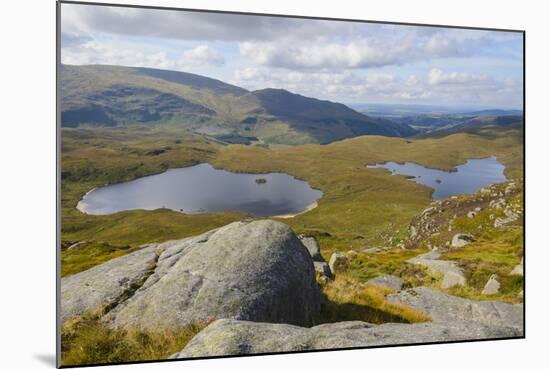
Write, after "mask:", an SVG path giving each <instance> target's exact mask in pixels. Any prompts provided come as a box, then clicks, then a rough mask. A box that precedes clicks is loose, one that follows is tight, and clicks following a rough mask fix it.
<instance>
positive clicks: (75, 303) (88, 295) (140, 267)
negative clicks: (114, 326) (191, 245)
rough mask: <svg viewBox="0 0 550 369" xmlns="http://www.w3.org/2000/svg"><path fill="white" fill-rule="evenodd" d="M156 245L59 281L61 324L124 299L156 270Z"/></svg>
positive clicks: (100, 311) (93, 312) (109, 306)
mask: <svg viewBox="0 0 550 369" xmlns="http://www.w3.org/2000/svg"><path fill="white" fill-rule="evenodd" d="M157 260H158V254H157V245H146V246H144V247H143V248H142V249H140V250H138V251H135V252H133V253H131V254H128V255H124V256H121V257H119V258H116V259H113V260H109V261H107V262H106V263H103V264H100V265H98V266H96V267H93V268H91V269H88V270H85V271H83V272H80V273H77V274H73V275H70V276H68V277H65V278H62V279H61V321H66V320H68V319H70V318H73V317H75V316H78V315H81V314H84V313H91V314H96V313H99V314H101V313H103V312H104V311H107V310H109V309H110V308H112V307H113V306H116V305H117V304H119V303H120V302H122V301H123V300H124V299H127V298H128V297H130V296H131V295H133V294H134V293H135V291H136V290H137V289H138V288H139V287H140V286H141V285H142V284H143V283H144V282H145V280H147V278H148V277H149V276H150V275H151V273H152V272H153V270H154V269H155V267H156V263H157Z"/></svg>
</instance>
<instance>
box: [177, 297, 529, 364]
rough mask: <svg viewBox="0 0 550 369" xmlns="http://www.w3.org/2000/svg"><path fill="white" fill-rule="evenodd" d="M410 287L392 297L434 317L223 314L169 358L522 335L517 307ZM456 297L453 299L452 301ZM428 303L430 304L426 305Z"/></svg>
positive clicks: (520, 314) (519, 311) (520, 315)
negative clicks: (308, 321) (261, 318)
mask: <svg viewBox="0 0 550 369" xmlns="http://www.w3.org/2000/svg"><path fill="white" fill-rule="evenodd" d="M415 290H416V292H417V293H418V295H417V297H416V299H414V297H406V298H404V296H405V294H407V293H406V292H403V293H401V294H398V295H394V296H395V297H394V300H395V301H409V302H413V303H415V304H416V305H417V306H418V307H421V306H422V307H425V308H426V310H429V311H430V312H431V313H432V314H433V317H434V321H433V322H430V323H417V324H403V323H386V324H381V325H374V324H369V323H365V322H358V321H349V322H340V323H332V324H322V325H318V326H315V327H312V328H303V327H296V326H292V325H287V324H269V323H252V322H244V321H237V320H230V319H222V320H218V321H216V322H214V323H212V324H210V325H209V326H208V327H206V328H205V329H204V330H203V331H202V332H200V333H199V334H198V335H197V336H195V337H194V338H193V339H192V340H191V341H190V342H189V343H188V344H187V346H186V347H185V348H184V349H183V350H182V351H180V352H178V353H176V354H174V355H173V356H172V358H190V357H205V356H224V355H245V354H254V353H264V352H288V351H307V350H322V349H334V348H350V347H373V346H383V345H398V344H410V343H425V342H445V341H460V340H472V339H485V338H501V337H519V336H522V334H523V325H522V324H521V317H522V310H521V309H522V306H514V305H508V304H503V303H492V302H483V303H479V304H478V303H474V305H470V303H467V302H465V301H463V300H465V299H460V298H457V297H451V296H448V295H445V294H442V293H441V292H436V291H432V290H429V289H426V290H429V291H432V292H427V291H422V290H420V289H415ZM413 299H414V300H413ZM431 299H436V300H437V301H435V302H434V301H431ZM455 299H458V304H457V305H456V306H455V305H454V304H455ZM466 301H468V300H466ZM429 306H433V308H427V307H429ZM499 314H502V316H500V315H499Z"/></svg>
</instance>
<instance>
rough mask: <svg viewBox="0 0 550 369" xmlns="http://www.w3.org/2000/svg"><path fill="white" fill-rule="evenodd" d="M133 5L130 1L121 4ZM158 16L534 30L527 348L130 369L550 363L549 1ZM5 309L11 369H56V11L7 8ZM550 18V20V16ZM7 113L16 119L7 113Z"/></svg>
mask: <svg viewBox="0 0 550 369" xmlns="http://www.w3.org/2000/svg"><path fill="white" fill-rule="evenodd" d="M119 2H121V3H124V2H125V1H122V0H121V1H119ZM126 2H127V3H132V4H139V5H156V6H171V7H186V8H202V9H215V10H231V11H246V12H260V13H275V14H291V15H309V16H320V17H335V18H356V19H357V18H358V19H369V20H382V21H397V22H411V23H435V24H446V25H460V26H478V27H495V28H513V29H525V30H526V31H527V47H526V50H527V81H526V82H527V89H526V91H527V158H528V164H527V220H528V224H527V258H526V266H527V274H528V286H527V290H526V297H527V299H528V303H527V308H528V309H527V327H526V332H527V338H526V339H525V340H514V341H498V342H483V343H462V344H450V345H433V346H417V347H398V348H385V349H369V350H358V351H342V352H327V353H314V354H295V355H277V356H261V357H249V358H232V359H218V360H206V361H189V362H174V363H162V364H143V365H141V364H139V365H132V366H128V368H133V369H138V368H142V367H143V368H157V367H158V368H216V369H218V368H224V369H230V368H257V367H262V368H281V367H342V366H361V367H371V366H372V367H406V368H417V367H418V368H440V367H441V366H444V367H445V368H446V369H451V368H460V369H463V368H467V367H473V368H481V367H487V368H489V367H491V368H492V367H498V368H499V369H500V368H518V367H522V366H525V365H529V363H533V365H534V366H535V367H537V366H539V365H540V364H539V365H537V364H538V363H540V362H542V363H543V362H547V361H548V360H547V358H546V357H545V356H544V357H543V355H544V349H547V347H548V341H547V329H548V328H550V327H548V320H549V319H548V306H549V305H548V302H549V301H548V298H547V296H548V293H547V289H548V281H549V279H548V274H547V273H545V272H546V270H547V268H548V267H547V264H548V262H549V261H550V255H549V250H550V245H549V241H548V234H547V228H548V226H547V225H546V223H547V218H548V215H547V214H548V209H550V206H548V205H549V204H548V190H547V189H546V188H547V184H548V181H549V180H550V179H549V178H548V176H547V167H548V164H547V160H548V158H549V157H550V155H549V153H548V151H547V150H546V148H547V147H548V146H549V145H548V140H549V139H550V130H549V127H550V121H549V118H548V107H549V102H548V101H549V99H550V96H549V93H548V86H549V84H550V81H549V78H548V66H550V60H549V52H548V50H549V48H548V41H547V38H548V37H547V36H548V24H547V23H548V22H547V20H546V19H545V18H547V17H546V14H547V10H546V9H544V2H530V3H528V2H526V1H513V2H511V1H505V0H495V1H493V0H491V1H489V0H485V1H479V0H473V1H472V0H460V1H459V0H454V1H441V0H433V1H432V0H430V1H428V0H415V1H410V0H403V1H396V0H384V1H370V2H367V1H357V0H339V1H331V2H328V1H319V0H315V1H312V0H308V1H306V0H302V1H298V0H277V1H257V0H256V1H254V0H186V1H183V0H179V1H178V0H172V1H168V0H157V1H143V0H142V1H139V0H132V1H126ZM2 7H3V9H2V12H1V17H2V19H1V21H0V30H1V32H0V34H1V35H2V54H1V55H2V57H1V58H0V62H1V63H2V68H1V69H0V71H1V72H2V79H1V81H2V83H1V84H0V88H1V91H2V92H3V93H2V101H3V104H2V107H3V109H2V119H1V127H2V135H1V139H2V142H1V144H0V158H1V160H2V167H1V168H2V178H1V179H0V186H1V190H2V192H1V193H2V194H3V196H2V201H0V204H1V207H0V217H1V220H2V222H1V223H0V224H1V225H2V226H1V228H0V229H2V232H0V235H1V237H0V240H2V242H1V244H2V251H3V253H2V255H3V262H2V268H1V270H2V276H3V278H2V282H3V283H2V287H3V288H2V303H1V304H0V309H1V311H0V319H1V324H0V328H1V329H0V335H1V336H0V337H1V339H2V342H1V346H0V347H2V355H0V363H1V366H2V367H5V368H19V367H21V368H40V367H50V368H51V367H53V365H54V361H53V360H54V354H55V343H54V338H55V319H54V316H55V277H54V276H55V229H56V224H55V169H54V168H55V94H54V91H55V89H54V86H55V2H54V1H53V0H32V1H30V0H29V1H14V0H12V1H11V2H5V3H4V4H2ZM545 10H546V11H545ZM6 111H7V114H6ZM125 367H127V366H116V367H114V368H125Z"/></svg>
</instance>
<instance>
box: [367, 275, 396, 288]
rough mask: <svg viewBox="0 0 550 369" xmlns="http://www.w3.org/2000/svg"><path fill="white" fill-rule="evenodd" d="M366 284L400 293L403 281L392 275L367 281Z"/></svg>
mask: <svg viewBox="0 0 550 369" xmlns="http://www.w3.org/2000/svg"><path fill="white" fill-rule="evenodd" d="M367 284H371V285H374V286H380V287H385V288H389V289H390V290H394V291H401V289H402V288H403V280H402V279H401V278H399V277H396V276H393V275H381V276H378V277H376V278H372V279H369V280H368V281H367Z"/></svg>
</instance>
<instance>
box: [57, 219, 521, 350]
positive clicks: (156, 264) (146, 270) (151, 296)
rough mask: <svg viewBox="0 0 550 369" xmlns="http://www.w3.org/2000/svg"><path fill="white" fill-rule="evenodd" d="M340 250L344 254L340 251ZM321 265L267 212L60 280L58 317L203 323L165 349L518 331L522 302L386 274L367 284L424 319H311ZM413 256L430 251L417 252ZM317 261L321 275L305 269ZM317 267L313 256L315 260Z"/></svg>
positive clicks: (305, 346)
mask: <svg viewBox="0 0 550 369" xmlns="http://www.w3.org/2000/svg"><path fill="white" fill-rule="evenodd" d="M341 256H342V258H346V257H345V256H343V255H341ZM332 259H335V260H336V259H338V258H331V262H330V263H328V264H330V267H329V266H328V264H327V263H326V262H325V261H324V259H323V258H322V256H321V255H320V253H319V244H318V243H317V242H316V241H315V239H314V238H312V237H307V236H300V237H297V236H296V235H295V234H294V233H293V231H292V230H291V229H290V228H289V227H288V226H287V225H285V224H283V223H280V222H276V221H272V220H258V221H251V222H236V223H231V224H229V225H227V226H224V227H222V228H218V229H214V230H212V231H209V232H207V233H204V234H202V235H200V236H196V237H191V238H187V239H183V240H178V241H169V242H165V243H161V244H151V245H145V246H143V247H142V248H141V249H140V250H138V251H136V252H133V253H131V254H128V255H125V256H122V257H119V258H117V259H113V260H111V261H109V262H106V263H104V264H101V265H99V266H96V267H93V268H91V269H88V270H86V271H84V272H81V273H78V274H74V275H71V276H68V277H65V278H63V279H62V281H61V286H62V293H61V300H62V304H61V312H62V314H61V316H62V321H63V322H66V321H70V320H71V319H72V318H77V317H79V316H82V315H86V314H97V316H99V317H100V319H101V320H102V321H103V322H104V323H105V324H107V325H109V326H110V327H112V328H120V329H125V330H137V331H146V332H154V331H158V330H163V329H179V328H182V329H183V328H184V327H186V326H188V325H189V324H191V323H201V324H204V323H208V322H212V323H211V324H209V325H208V326H207V327H206V328H205V329H204V330H203V331H202V332H200V333H199V334H198V335H197V336H195V337H194V338H193V339H192V340H191V341H190V342H189V343H188V344H187V346H186V347H185V348H182V350H181V351H180V352H178V353H175V354H174V355H173V357H176V358H185V357H201V356H217V355H236V354H249V353H261V352H281V351H299V350H316V349H328V348H344V347H366V346H380V345H395V344H408V343H420V342H442V341H456V340H471V339H481V338H500V337H519V336H522V335H523V305H522V304H518V305H513V304H507V303H502V302H496V301H473V300H469V299H465V298H460V297H455V296H451V295H448V294H446V293H444V292H441V291H436V290H433V289H431V288H426V287H417V288H413V289H405V290H401V288H402V287H403V281H402V280H400V279H399V278H396V277H394V276H384V277H380V278H378V279H373V280H372V281H371V282H370V283H372V284H374V285H379V286H383V287H384V288H386V289H388V290H389V291H391V290H393V291H394V293H393V294H391V295H388V296H386V299H387V301H388V302H389V303H397V304H401V305H408V306H410V307H412V308H414V309H416V310H417V311H419V312H422V313H424V314H427V315H428V316H429V317H430V318H431V321H430V322H427V323H417V324H403V323H385V324H380V325H375V324H370V323H366V322H359V321H348V322H339V323H331V324H322V325H317V326H313V327H311V328H308V327H310V326H311V325H312V324H315V322H316V321H318V320H317V317H318V316H319V312H320V307H321V304H322V301H321V296H320V292H319V287H318V285H317V282H316V271H315V269H317V273H318V278H322V277H323V276H324V277H325V278H324V280H323V283H333V282H332V281H331V278H334V275H333V274H336V278H338V274H339V273H343V272H345V268H344V267H341V268H340V267H338V268H337V267H336V263H335V261H334V260H332ZM418 260H428V261H429V260H431V261H434V259H433V258H429V257H426V258H424V259H422V258H421V259H418ZM314 263H318V264H324V265H325V266H326V267H327V268H329V271H330V272H329V274H328V275H326V276H325V275H324V274H323V270H324V268H321V269H323V270H319V268H314ZM316 267H317V265H316Z"/></svg>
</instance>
